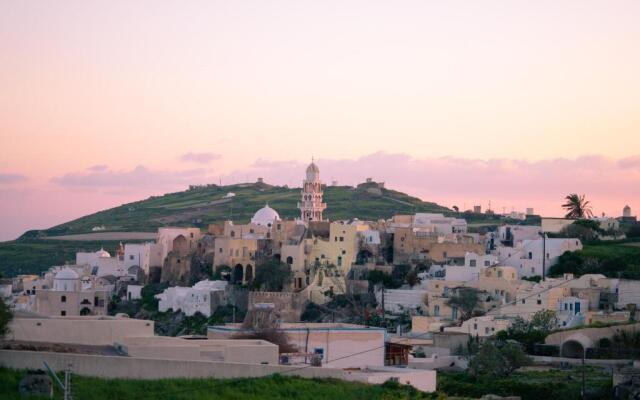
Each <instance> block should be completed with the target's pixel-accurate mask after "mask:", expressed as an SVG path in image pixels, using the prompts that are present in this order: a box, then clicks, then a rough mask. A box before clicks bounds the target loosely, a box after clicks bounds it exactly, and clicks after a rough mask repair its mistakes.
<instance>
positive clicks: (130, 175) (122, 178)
mask: <svg viewBox="0 0 640 400" xmlns="http://www.w3.org/2000/svg"><path fill="white" fill-rule="evenodd" d="M87 171H88V172H87ZM87 171H83V172H73V173H68V174H65V175H63V176H60V177H55V178H53V179H52V181H53V182H54V183H57V184H58V185H61V186H65V187H78V188H82V187H84V188H116V189H117V188H132V187H133V188H138V189H144V188H154V189H155V188H177V187H184V186H187V185H189V184H194V183H202V182H206V181H207V179H208V172H209V171H208V170H204V169H189V170H179V171H161V170H152V169H149V168H147V167H145V166H143V165H139V166H137V167H135V168H134V169H132V170H129V171H126V170H125V171H113V170H109V169H102V168H99V169H97V170H96V169H88V170H87Z"/></svg>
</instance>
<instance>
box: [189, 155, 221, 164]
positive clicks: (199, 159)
mask: <svg viewBox="0 0 640 400" xmlns="http://www.w3.org/2000/svg"><path fill="white" fill-rule="evenodd" d="M220 158H221V156H220V154H215V153H194V152H189V153H185V154H183V155H181V156H180V160H181V161H186V162H194V163H198V164H208V163H210V162H211V161H214V160H218V159H220Z"/></svg>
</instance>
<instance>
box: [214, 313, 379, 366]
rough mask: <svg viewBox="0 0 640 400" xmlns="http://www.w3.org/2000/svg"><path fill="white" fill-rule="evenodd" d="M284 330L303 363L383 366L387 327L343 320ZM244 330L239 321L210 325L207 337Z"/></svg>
mask: <svg viewBox="0 0 640 400" xmlns="http://www.w3.org/2000/svg"><path fill="white" fill-rule="evenodd" d="M280 329H281V330H282V331H283V332H284V333H286V335H287V338H288V339H289V342H290V343H292V344H293V345H295V346H296V347H297V348H298V351H299V353H301V354H302V356H300V357H301V358H302V360H301V362H304V361H305V359H306V362H310V358H311V357H312V356H316V357H319V358H320V359H321V362H322V366H323V367H329V368H362V367H366V366H371V367H383V366H384V349H385V333H386V331H385V329H383V328H375V327H365V326H361V325H352V324H342V323H284V324H282V325H281V326H280ZM240 332H242V328H241V326H240V325H239V324H227V325H221V326H210V327H209V328H208V331H207V337H208V338H210V339H225V338H230V337H232V336H233V335H235V334H237V333H240Z"/></svg>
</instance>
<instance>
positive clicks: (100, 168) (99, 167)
mask: <svg viewBox="0 0 640 400" xmlns="http://www.w3.org/2000/svg"><path fill="white" fill-rule="evenodd" d="M108 168H109V167H108V166H106V165H104V164H99V165H93V166H91V167H89V168H87V171H106V170H107V169H108Z"/></svg>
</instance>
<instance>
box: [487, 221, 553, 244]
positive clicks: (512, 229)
mask: <svg viewBox="0 0 640 400" xmlns="http://www.w3.org/2000/svg"><path fill="white" fill-rule="evenodd" d="M541 234H542V227H541V226H535V225H503V226H501V227H499V228H498V240H499V241H500V243H502V244H503V245H504V246H511V247H517V246H519V245H520V244H521V243H522V242H523V241H525V240H536V239H539V238H540V237H541V236H540V235H541Z"/></svg>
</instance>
